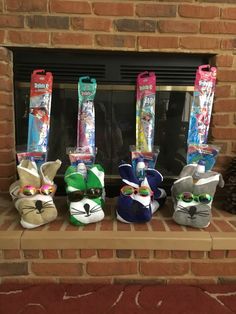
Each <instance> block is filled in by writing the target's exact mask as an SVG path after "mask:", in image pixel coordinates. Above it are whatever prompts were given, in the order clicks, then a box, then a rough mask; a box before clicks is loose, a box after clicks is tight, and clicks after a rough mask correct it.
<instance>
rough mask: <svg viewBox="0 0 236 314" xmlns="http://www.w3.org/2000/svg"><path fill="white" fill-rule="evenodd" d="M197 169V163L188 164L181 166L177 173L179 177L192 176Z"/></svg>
mask: <svg viewBox="0 0 236 314" xmlns="http://www.w3.org/2000/svg"><path fill="white" fill-rule="evenodd" d="M196 169H197V164H189V165H186V166H184V167H183V169H182V170H181V172H180V174H179V178H184V177H188V176H193V175H194V173H195V171H196Z"/></svg>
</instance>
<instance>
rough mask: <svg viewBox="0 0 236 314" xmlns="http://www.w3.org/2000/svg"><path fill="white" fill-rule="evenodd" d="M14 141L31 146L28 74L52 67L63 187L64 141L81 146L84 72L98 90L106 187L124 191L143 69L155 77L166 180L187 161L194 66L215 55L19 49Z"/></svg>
mask: <svg viewBox="0 0 236 314" xmlns="http://www.w3.org/2000/svg"><path fill="white" fill-rule="evenodd" d="M13 55H14V89H15V90H14V97H15V125H16V128H15V130H16V149H17V150H18V149H22V148H23V147H26V143H27V134H28V113H29V95H30V77H31V73H32V72H33V70H35V69H45V70H46V71H50V72H52V74H53V92H52V107H51V124H50V137H49V150H48V159H49V160H54V159H57V158H59V159H60V160H61V161H62V167H61V168H60V170H59V172H58V175H57V178H56V181H57V183H58V185H59V192H61V193H64V183H63V174H64V172H65V170H66V168H67V167H68V166H69V164H70V163H69V158H68V155H67V154H66V148H67V147H72V146H76V136H77V112H78V91H77V83H78V80H79V77H81V76H90V77H93V78H95V79H96V81H97V92H96V97H95V125H96V146H97V149H98V152H97V156H96V162H97V163H101V165H102V166H103V167H104V169H105V173H106V188H107V190H108V195H109V191H110V194H116V193H118V191H119V189H118V186H119V184H120V179H119V175H118V165H119V163H120V162H121V160H124V161H127V162H130V150H129V146H130V145H133V144H135V110H136V91H135V85H136V78H137V75H138V74H139V73H141V72H144V71H153V72H155V74H156V77H157V86H156V115H155V140H154V144H155V145H156V146H158V147H159V149H160V153H159V156H158V159H157V163H156V168H157V169H158V170H159V171H160V172H161V173H162V174H163V176H164V185H166V186H167V189H168V187H169V186H170V185H171V183H172V182H173V180H174V179H175V178H176V176H177V175H178V174H179V172H180V170H181V169H182V167H183V165H184V164H185V163H186V149H187V133H188V122H189V112H190V107H191V102H192V95H193V88H194V79H195V73H196V69H197V67H198V66H199V65H201V64H206V63H208V62H209V55H208V56H206V55H200V54H199V55H195V54H188V55H186V54H168V53H165V54H164V53H162V54H161V53H133V52H123V53H119V52H102V51H74V50H55V49H33V48H31V49H21V48H18V49H14V50H13Z"/></svg>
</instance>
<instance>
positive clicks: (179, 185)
mask: <svg viewBox="0 0 236 314" xmlns="http://www.w3.org/2000/svg"><path fill="white" fill-rule="evenodd" d="M183 192H193V177H192V176H188V177H184V178H180V179H178V180H176V181H175V182H174V183H173V185H172V188H171V195H172V196H173V197H174V198H176V197H177V196H178V195H179V194H181V193H183Z"/></svg>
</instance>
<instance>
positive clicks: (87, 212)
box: [84, 203, 90, 217]
mask: <svg viewBox="0 0 236 314" xmlns="http://www.w3.org/2000/svg"><path fill="white" fill-rule="evenodd" d="M89 209H90V206H89V204H87V203H86V204H84V210H85V211H86V214H87V217H88V216H90V213H89Z"/></svg>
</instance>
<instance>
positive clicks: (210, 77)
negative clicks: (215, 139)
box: [188, 65, 217, 144]
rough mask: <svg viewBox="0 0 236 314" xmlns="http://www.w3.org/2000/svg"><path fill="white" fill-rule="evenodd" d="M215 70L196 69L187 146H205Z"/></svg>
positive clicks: (200, 67)
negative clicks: (192, 144)
mask: <svg viewBox="0 0 236 314" xmlns="http://www.w3.org/2000/svg"><path fill="white" fill-rule="evenodd" d="M216 72H217V71H216V68H215V67H210V65H202V66H199V67H198V70H197V73H196V78H195V84H194V93H193V102H192V108H191V113H190V121H189V131H188V144H191V143H195V144H206V143H207V137H208V131H209V126H210V120H211V112H212V105H213V98H214V92H215V84H216Z"/></svg>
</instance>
